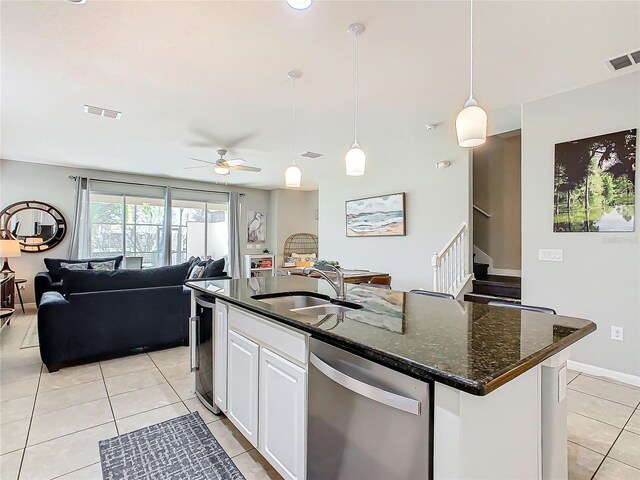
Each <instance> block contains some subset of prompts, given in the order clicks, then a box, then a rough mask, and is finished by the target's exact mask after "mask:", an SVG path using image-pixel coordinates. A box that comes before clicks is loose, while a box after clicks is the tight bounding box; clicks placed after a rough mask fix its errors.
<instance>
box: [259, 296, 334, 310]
mask: <svg viewBox="0 0 640 480" xmlns="http://www.w3.org/2000/svg"><path fill="white" fill-rule="evenodd" d="M253 298H254V299H255V300H260V301H261V302H264V303H268V304H269V305H273V306H274V307H277V308H282V309H284V310H297V309H299V308H308V307H315V306H319V305H320V306H322V305H331V303H330V301H329V300H328V299H324V298H318V297H312V296H311V295H280V296H272V297H261V296H259V295H257V296H255V297H253Z"/></svg>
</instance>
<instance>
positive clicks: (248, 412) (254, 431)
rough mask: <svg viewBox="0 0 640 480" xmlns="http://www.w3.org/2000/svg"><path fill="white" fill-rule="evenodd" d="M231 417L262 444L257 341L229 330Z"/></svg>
mask: <svg viewBox="0 0 640 480" xmlns="http://www.w3.org/2000/svg"><path fill="white" fill-rule="evenodd" d="M228 335H229V341H228V362H229V363H228V373H227V417H229V419H230V420H231V421H232V422H233V424H234V425H235V426H236V427H237V428H238V430H240V431H241V432H242V434H243V435H244V436H245V437H247V439H248V440H249V441H250V442H251V444H252V445H253V446H254V447H257V446H258V368H259V363H258V357H259V352H260V348H259V347H258V345H257V344H256V343H253V342H252V341H251V340H249V339H247V338H245V337H243V336H242V335H240V334H239V333H237V332H234V331H233V330H229V334H228Z"/></svg>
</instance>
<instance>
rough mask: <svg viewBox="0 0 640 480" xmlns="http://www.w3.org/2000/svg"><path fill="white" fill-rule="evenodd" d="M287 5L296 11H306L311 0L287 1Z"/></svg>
mask: <svg viewBox="0 0 640 480" xmlns="http://www.w3.org/2000/svg"><path fill="white" fill-rule="evenodd" d="M287 4H288V5H289V6H290V7H291V8H295V9H296V10H306V9H307V8H309V7H310V6H311V0H287Z"/></svg>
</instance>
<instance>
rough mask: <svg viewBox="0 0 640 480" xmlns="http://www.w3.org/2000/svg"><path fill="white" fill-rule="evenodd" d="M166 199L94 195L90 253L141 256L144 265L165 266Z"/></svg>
mask: <svg viewBox="0 0 640 480" xmlns="http://www.w3.org/2000/svg"><path fill="white" fill-rule="evenodd" d="M163 222H164V200H163V199H159V198H147V197H134V196H129V195H106V194H100V193H92V194H91V252H90V256H91V257H92V258H95V257H105V256H113V255H124V256H125V257H142V265H143V267H156V266H159V265H162V255H161V253H162V247H163V242H162V235H163Z"/></svg>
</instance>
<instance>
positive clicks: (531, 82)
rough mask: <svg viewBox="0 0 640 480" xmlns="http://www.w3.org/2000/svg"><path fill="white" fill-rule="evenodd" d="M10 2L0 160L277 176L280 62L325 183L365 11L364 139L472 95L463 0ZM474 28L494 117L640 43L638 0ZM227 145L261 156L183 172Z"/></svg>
mask: <svg viewBox="0 0 640 480" xmlns="http://www.w3.org/2000/svg"><path fill="white" fill-rule="evenodd" d="M0 13H1V17H2V18H1V22H2V24H1V27H2V31H1V55H2V57H1V61H2V63H1V67H2V71H1V80H2V86H1V88H2V90H1V92H2V112H1V113H2V119H1V122H2V123H1V128H2V131H1V134H2V139H1V152H0V154H1V156H2V158H5V159H11V160H20V161H32V162H42V163H52V164H60V165H70V166H82V167H89V168H98V169H106V170H117V171H125V172H134V173H144V174H151V175H161V176H170V177H179V178H192V179H199V180H207V181H221V182H225V181H226V182H228V183H229V184H242V185H248V186H255V187H261V188H277V187H282V186H283V185H284V169H285V168H286V166H287V164H288V163H290V161H291V139H290V121H291V103H290V102H291V85H290V81H289V80H288V79H287V72H288V71H289V70H292V69H300V70H301V71H302V72H303V77H302V79H300V80H299V81H298V84H297V87H296V89H297V94H298V95H297V96H298V117H297V118H298V127H297V137H298V139H297V145H298V149H297V150H298V151H297V153H298V154H299V153H303V152H305V151H306V150H311V151H315V152H320V153H323V154H324V156H323V157H321V158H319V159H315V160H310V159H305V158H299V164H300V166H301V167H302V170H303V185H302V187H303V188H305V189H313V188H316V187H317V175H318V173H319V172H320V170H321V169H322V168H323V164H326V162H343V157H344V153H345V152H346V150H347V149H348V148H349V146H350V144H351V142H352V135H353V133H352V108H353V37H351V36H350V35H349V34H348V33H347V31H346V30H347V26H348V25H349V24H350V23H352V22H355V21H359V22H363V23H365V24H366V25H367V31H366V32H365V34H364V35H363V36H362V37H361V41H360V66H361V69H360V72H361V80H360V84H361V94H360V101H361V109H360V120H361V124H360V125H361V128H360V130H361V131H360V138H359V140H360V141H361V143H362V144H365V145H366V137H367V136H373V135H375V136H383V135H384V134H385V123H386V122H389V123H393V124H397V123H398V122H402V121H403V118H404V117H406V118H407V119H409V118H411V119H412V122H413V121H414V120H413V119H414V118H415V112H416V109H418V110H419V111H422V112H424V113H423V114H422V118H423V120H424V124H427V123H443V125H442V126H441V127H440V128H453V121H454V119H455V115H456V114H457V111H458V110H459V109H460V108H461V106H462V104H463V103H464V101H465V100H466V97H467V95H468V35H469V32H468V14H469V8H468V3H467V2H426V1H424V2H398V1H376V2H364V1H357V2H341V1H318V0H316V1H315V3H314V4H313V5H312V7H311V8H310V9H309V10H306V11H302V12H298V11H294V10H292V9H290V8H288V7H287V6H286V4H285V2H284V0H282V1H280V0H279V1H261V2H244V1H235V2H220V1H209V2H207V1H194V2H186V1H165V2H157V1H108V0H87V3H86V4H84V5H74V4H71V3H69V2H68V1H65V0H47V1H2V4H1V12H0ZM475 25H476V27H475V34H476V43H475V50H476V58H475V66H476V75H475V88H474V90H475V93H476V98H477V99H478V101H479V102H480V103H481V105H482V106H484V107H485V108H486V110H487V112H488V114H489V118H490V122H493V130H494V131H496V132H497V131H506V130H510V129H515V128H518V127H519V126H520V125H519V121H520V120H519V119H520V117H519V105H520V104H521V103H523V102H525V101H528V100H532V99H535V98H539V97H543V96H547V95H550V94H553V93H557V92H560V91H565V90H569V89H572V88H576V87H579V86H583V85H587V84H590V83H594V82H598V81H601V80H604V79H606V78H609V77H610V76H612V75H615V74H614V73H611V72H610V71H609V70H607V68H606V67H605V66H604V60H605V59H607V58H611V57H614V56H617V55H618V54H621V53H624V52H628V51H631V50H634V49H637V48H639V47H640V38H639V35H640V34H639V32H640V3H639V2H635V1H633V2H618V1H614V2H610V1H593V2H565V1H555V2H538V1H536V2H520V1H513V2H511V1H496V2H484V1H478V2H476V10H475ZM84 104H90V105H95V106H99V107H104V108H109V109H114V110H121V111H122V118H121V119H120V120H112V119H108V118H100V117H97V116H93V115H88V114H85V113H84V112H83V105H84ZM409 112H411V114H410V115H409V114H408V113H409ZM368 119H369V120H368ZM373 120H375V121H373ZM368 122H370V123H369V125H367V124H368ZM207 139H209V140H211V141H212V144H213V145H212V147H211V148H204V147H201V146H194V144H197V143H198V142H199V141H200V142H201V141H202V140H207ZM237 140H239V141H238V142H237V143H238V144H237V146H233V144H234V143H236V141H237ZM388 140H389V142H390V143H393V142H396V141H398V139H394V138H389V139H388ZM224 147H228V148H229V150H230V152H229V156H230V157H235V156H242V157H243V158H245V159H246V160H247V161H248V162H249V163H250V164H252V165H257V166H260V167H262V169H263V171H262V172H261V173H259V174H255V173H245V172H234V173H232V174H231V175H230V176H228V177H217V176H216V175H215V174H214V173H213V171H212V169H208V168H204V169H194V170H183V169H182V168H183V167H184V166H193V165H196V163H195V162H192V161H189V160H187V157H198V158H202V159H209V160H215V159H216V158H217V155H216V153H215V148H224ZM231 147H232V148H231Z"/></svg>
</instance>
